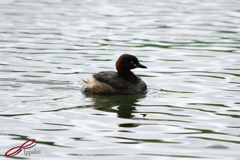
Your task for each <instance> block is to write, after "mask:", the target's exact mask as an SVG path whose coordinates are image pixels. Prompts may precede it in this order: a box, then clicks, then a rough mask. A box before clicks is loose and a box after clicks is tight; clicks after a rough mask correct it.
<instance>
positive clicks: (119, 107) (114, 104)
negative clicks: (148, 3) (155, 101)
mask: <svg viewBox="0 0 240 160" xmlns="http://www.w3.org/2000/svg"><path fill="white" fill-rule="evenodd" d="M86 96H87V97H88V98H91V99H92V101H93V102H94V103H93V105H91V107H92V108H94V109H96V110H100V111H105V112H115V113H117V114H118V117H119V118H133V116H134V115H132V113H136V106H137V104H136V103H137V102H138V101H139V100H140V99H143V98H145V97H146V95H145V94H137V95H86ZM145 116H146V115H145V114H143V117H145Z"/></svg>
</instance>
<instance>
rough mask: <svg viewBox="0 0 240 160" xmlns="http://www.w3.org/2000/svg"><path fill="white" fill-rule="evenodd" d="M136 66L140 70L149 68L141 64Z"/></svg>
mask: <svg viewBox="0 0 240 160" xmlns="http://www.w3.org/2000/svg"><path fill="white" fill-rule="evenodd" d="M136 66H137V67H138V68H147V67H146V66H144V65H142V64H141V63H138V64H137V65H136Z"/></svg>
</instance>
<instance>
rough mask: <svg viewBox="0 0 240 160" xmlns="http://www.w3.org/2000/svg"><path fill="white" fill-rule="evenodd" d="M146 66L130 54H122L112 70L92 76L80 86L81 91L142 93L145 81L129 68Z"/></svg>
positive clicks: (93, 92) (109, 93)
mask: <svg viewBox="0 0 240 160" xmlns="http://www.w3.org/2000/svg"><path fill="white" fill-rule="evenodd" d="M134 68H147V67H146V66H144V65H142V64H140V63H139V61H138V59H137V58H136V57H135V56H133V55H130V54H123V55H121V56H120V57H119V59H118V60H117V62H116V69H117V71H118V72H114V71H102V72H99V73H96V74H94V75H93V76H92V79H90V80H89V81H84V82H85V83H86V85H85V86H84V87H83V88H82V92H83V93H90V94H108V95H111V94H121V95H130V94H138V93H142V92H144V91H145V90H146V89H147V85H146V83H145V82H144V81H143V80H142V79H141V78H140V77H138V76H136V75H135V74H134V73H133V72H131V71H130V70H131V69H134Z"/></svg>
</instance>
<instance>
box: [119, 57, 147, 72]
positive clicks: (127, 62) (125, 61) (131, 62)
mask: <svg viewBox="0 0 240 160" xmlns="http://www.w3.org/2000/svg"><path fill="white" fill-rule="evenodd" d="M116 68H117V70H118V72H119V71H121V70H131V69H134V68H147V67H146V66H144V65H142V64H141V63H139V61H138V59H137V57H135V56H133V55H130V54H123V55H121V56H120V57H119V58H118V60H117V62H116Z"/></svg>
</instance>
